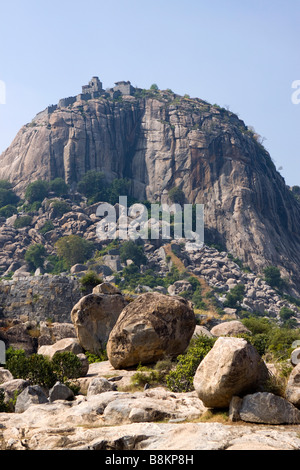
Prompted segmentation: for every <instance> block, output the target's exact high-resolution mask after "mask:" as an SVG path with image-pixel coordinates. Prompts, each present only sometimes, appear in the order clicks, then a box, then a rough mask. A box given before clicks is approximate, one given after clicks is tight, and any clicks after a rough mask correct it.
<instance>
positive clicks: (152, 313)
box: [107, 292, 196, 369]
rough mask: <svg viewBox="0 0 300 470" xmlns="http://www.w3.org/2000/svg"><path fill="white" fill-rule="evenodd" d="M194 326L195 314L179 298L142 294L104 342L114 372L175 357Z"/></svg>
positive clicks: (125, 310) (124, 313)
mask: <svg viewBox="0 0 300 470" xmlns="http://www.w3.org/2000/svg"><path fill="white" fill-rule="evenodd" d="M195 326H196V322H195V315H194V311H193V309H192V308H191V305H190V303H189V302H188V301H186V300H185V299H183V298H182V297H179V296H178V297H177V296H166V295H164V294H160V293H158V292H151V293H146V294H141V295H140V296H139V297H138V298H137V299H136V300H134V301H133V302H131V303H130V304H129V305H128V306H127V307H126V308H125V309H124V310H123V311H122V313H121V315H120V316H119V318H118V320H117V322H116V324H115V326H114V328H113V330H112V331H111V333H110V335H109V340H108V343H107V355H108V358H109V360H110V362H111V364H112V365H113V367H115V368H116V369H120V368H126V367H130V366H133V365H137V364H139V363H142V364H147V363H151V362H155V361H158V360H159V359H162V358H163V357H168V356H169V357H176V356H177V355H179V354H182V353H183V352H184V351H185V349H186V348H187V346H188V344H189V342H190V339H191V337H192V335H193V333H194V330H195Z"/></svg>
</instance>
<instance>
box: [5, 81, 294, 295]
mask: <svg viewBox="0 0 300 470" xmlns="http://www.w3.org/2000/svg"><path fill="white" fill-rule="evenodd" d="M64 104H65V106H63V105H64ZM90 169H96V170H102V171H103V172H104V173H105V174H106V176H107V178H108V180H111V179H113V178H115V177H127V178H129V179H130V181H131V182H132V193H133V195H134V196H135V197H137V198H138V199H139V200H145V199H146V198H147V199H149V200H151V201H153V202H155V201H160V198H161V196H162V194H163V191H164V190H166V191H168V190H169V189H171V188H172V187H174V186H179V187H180V188H181V189H182V190H183V192H184V194H185V198H186V201H188V202H190V203H201V204H204V206H205V228H206V236H207V239H210V240H211V241H215V242H218V243H221V244H223V245H224V246H226V248H227V250H228V251H230V252H231V253H233V254H234V255H235V256H236V257H239V258H240V259H243V260H244V261H245V262H246V264H248V265H249V266H250V268H251V269H258V270H262V268H263V267H264V266H266V264H274V265H278V266H279V267H281V269H282V273H283V275H284V276H287V277H289V278H290V279H291V280H293V282H294V284H295V285H296V287H297V286H298V290H299V289H300V287H299V286H300V284H299V282H300V281H299V265H300V255H299V253H300V250H299V247H300V205H299V204H298V202H296V201H295V199H294V197H293V195H292V194H291V192H290V190H289V189H288V187H287V186H286V185H285V182H284V179H283V178H282V177H281V175H280V174H279V173H278V172H277V171H276V168H275V165H274V163H273V162H272V159H271V157H270V155H269V154H268V152H267V151H266V150H265V149H264V148H263V146H262V145H261V144H260V143H259V142H258V141H257V139H256V138H255V134H254V133H253V132H251V130H250V129H249V128H248V127H247V126H246V125H245V124H244V122H243V121H242V120H240V119H239V118H238V117H237V116H236V115H234V114H233V113H232V112H229V111H226V110H225V109H221V108H219V107H217V106H212V105H210V104H208V103H207V102H205V101H203V100H200V99H190V98H187V97H184V98H182V97H180V96H178V95H175V94H174V93H172V92H170V91H157V92H153V91H148V92H146V93H142V92H141V90H136V93H135V95H134V96H126V95H124V96H122V98H121V99H120V100H118V101H116V100H112V99H111V97H110V96H106V95H105V94H104V95H103V94H101V95H100V96H99V97H97V98H93V99H90V100H89V101H76V102H72V103H71V102H70V103H67V102H65V101H64V100H63V102H62V106H60V107H57V108H55V109H54V110H53V112H49V113H42V114H40V115H38V116H37V117H36V119H35V120H34V121H32V122H31V123H30V124H27V125H25V126H23V127H22V128H21V130H20V131H19V133H18V134H17V136H16V138H15V139H14V141H13V142H12V144H11V145H10V147H9V148H8V149H7V150H6V151H5V152H4V153H3V154H2V155H1V157H0V178H1V179H9V180H10V181H11V182H12V183H13V185H14V186H15V188H16V189H17V190H18V191H19V192H21V193H22V192H23V191H24V189H25V187H26V185H27V184H28V182H30V181H33V180H37V179H46V180H49V179H53V178H55V177H63V178H64V179H65V180H66V181H67V182H68V183H70V184H75V185H76V182H78V181H79V180H80V178H81V177H82V176H83V175H84V174H85V172H86V171H88V170H90Z"/></svg>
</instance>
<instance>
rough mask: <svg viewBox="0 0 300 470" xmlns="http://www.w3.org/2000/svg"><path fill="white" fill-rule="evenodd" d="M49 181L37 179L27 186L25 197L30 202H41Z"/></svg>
mask: <svg viewBox="0 0 300 470" xmlns="http://www.w3.org/2000/svg"><path fill="white" fill-rule="evenodd" d="M48 192H49V183H48V182H47V181H42V180H37V181H34V182H33V183H30V184H29V185H28V186H27V189H26V192H25V199H26V200H27V201H28V202H29V203H30V204H32V203H33V202H35V201H40V202H42V201H43V200H44V199H45V197H47V196H48Z"/></svg>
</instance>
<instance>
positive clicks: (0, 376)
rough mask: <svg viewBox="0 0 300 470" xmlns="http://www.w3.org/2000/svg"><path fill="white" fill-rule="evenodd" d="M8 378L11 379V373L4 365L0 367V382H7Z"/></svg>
mask: <svg viewBox="0 0 300 470" xmlns="http://www.w3.org/2000/svg"><path fill="white" fill-rule="evenodd" d="M9 380H13V375H12V373H11V372H10V371H9V370H7V369H5V368H4V367H0V384H3V383H4V382H8V381H9Z"/></svg>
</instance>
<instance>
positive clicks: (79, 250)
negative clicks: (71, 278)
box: [55, 235, 94, 269]
mask: <svg viewBox="0 0 300 470" xmlns="http://www.w3.org/2000/svg"><path fill="white" fill-rule="evenodd" d="M55 248H56V250H57V254H58V256H59V257H60V258H62V259H63V262H64V265H65V267H66V268H67V269H69V268H70V267H71V266H73V265H74V264H78V263H84V262H85V261H87V260H88V259H89V258H90V257H91V256H92V254H93V251H94V245H93V243H91V242H90V241H88V240H85V239H84V238H81V237H79V236H78V235H68V236H66V237H62V238H60V239H59V240H58V241H57V242H56V243H55Z"/></svg>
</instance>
